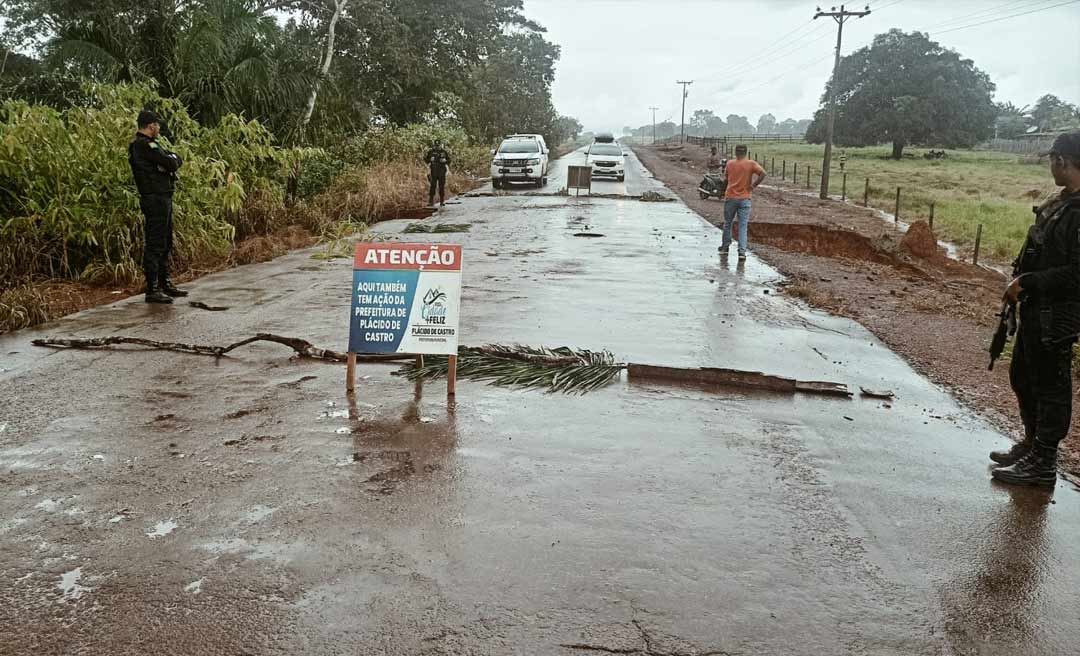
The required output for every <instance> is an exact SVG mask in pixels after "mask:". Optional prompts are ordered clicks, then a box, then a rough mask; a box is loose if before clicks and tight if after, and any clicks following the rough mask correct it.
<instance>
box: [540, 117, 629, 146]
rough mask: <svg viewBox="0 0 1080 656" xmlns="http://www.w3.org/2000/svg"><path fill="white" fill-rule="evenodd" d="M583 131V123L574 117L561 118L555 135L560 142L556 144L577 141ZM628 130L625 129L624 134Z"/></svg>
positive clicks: (558, 120)
mask: <svg viewBox="0 0 1080 656" xmlns="http://www.w3.org/2000/svg"><path fill="white" fill-rule="evenodd" d="M583 129H584V127H583V126H582V125H581V121H579V120H577V119H576V118H574V117H573V116H560V117H559V118H557V119H556V120H555V135H556V136H557V137H558V139H559V140H558V141H556V142H554V143H562V142H564V141H572V140H576V139H577V138H578V136H579V135H580V134H581V131H582V130H583ZM626 129H629V128H626ZM626 129H624V132H625V131H626ZM630 132H631V133H633V130H630ZM552 145H554V144H552Z"/></svg>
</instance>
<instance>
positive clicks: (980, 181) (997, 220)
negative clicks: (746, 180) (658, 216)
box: [751, 143, 1056, 262]
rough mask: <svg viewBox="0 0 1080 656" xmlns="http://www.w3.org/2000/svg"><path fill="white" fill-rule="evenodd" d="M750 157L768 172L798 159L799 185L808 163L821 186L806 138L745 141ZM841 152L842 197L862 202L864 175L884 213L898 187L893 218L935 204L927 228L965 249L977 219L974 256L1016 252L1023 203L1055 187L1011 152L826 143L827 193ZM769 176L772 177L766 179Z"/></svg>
mask: <svg viewBox="0 0 1080 656" xmlns="http://www.w3.org/2000/svg"><path fill="white" fill-rule="evenodd" d="M751 151H752V153H751V154H752V156H753V157H754V158H755V159H757V158H761V160H762V161H764V162H766V170H769V171H770V173H771V172H772V171H771V167H772V164H773V161H774V160H775V165H776V175H777V176H779V175H780V172H781V168H782V166H781V164H782V162H783V161H784V160H787V177H788V180H789V181H790V180H791V173H792V165H793V163H795V162H798V165H799V180H798V181H797V183H794V184H795V186H797V187H799V188H802V189H805V188H806V167H807V166H809V167H811V180H810V184H811V188H812V190H814V191H816V190H818V189H820V185H821V163H822V155H823V148H822V146H817V145H811V144H768V143H764V144H752V145H751ZM841 151H843V152H845V153H846V154H847V162H846V165H845V167H844V168H845V171H846V172H847V174H848V181H847V197H848V198H849V199H852V200H854V201H857V202H860V203H861V202H862V199H863V192H864V186H865V183H866V178H870V194H869V200H870V205H871V206H873V207H877V208H880V209H882V210H885V211H887V212H890V213H891V212H892V211H893V210H894V208H895V204H896V188H897V187H900V188H901V193H900V218H901V220H904V221H911V220H915V219H926V218H928V217H929V213H930V203H931V202H933V203H935V208H934V230H935V232H936V233H937V234H938V236H939V237H941V238H943V239H946V240H948V241H951V242H954V243H956V244H958V245H960V246H962V247H965V248H969V247H970V246H971V245H972V244H973V243H974V241H975V233H976V226H978V224H980V223H981V224H983V234H982V247H981V251H980V257H984V256H989V257H990V258H992V259H994V260H997V261H999V262H1008V261H1010V260H1011V258H1012V257H1014V256H1015V255H1016V253H1017V252H1018V251H1019V249H1020V246H1021V245H1022V243H1023V240H1024V236H1025V235H1026V234H1027V228H1028V226H1029V225H1031V222H1032V220H1033V214H1032V212H1031V207H1032V205H1033V204H1037V203H1039V202H1040V201H1041V200H1042V199H1043V198H1045V197H1046V196H1048V195H1049V194H1051V193H1054V192H1055V190H1056V188H1055V186H1054V183H1053V179H1052V178H1051V177H1050V174H1049V170H1048V167H1047V165H1046V164H1045V162H1040V161H1039V160H1038V159H1037V158H1031V157H1027V156H1020V155H1015V154H1006V153H995V152H986V151H974V150H955V151H954V150H950V151H948V157H947V158H946V159H944V160H926V159H924V158H923V157H922V155H923V153H925V152H926V150H925V149H912V148H909V149H908V150H907V151H905V152H906V154H910V155H913V157H905V158H904V159H901V160H892V159H889V158H888V154H889V152H890V149H889V148H888V147H882V146H879V147H869V148H834V149H833V160H832V166H831V168H830V176H829V193H830V194H833V195H837V196H838V195H840V193H841V188H842V185H843V174H842V173H841V172H840V163H839V156H840V152H841ZM774 180H775V179H774Z"/></svg>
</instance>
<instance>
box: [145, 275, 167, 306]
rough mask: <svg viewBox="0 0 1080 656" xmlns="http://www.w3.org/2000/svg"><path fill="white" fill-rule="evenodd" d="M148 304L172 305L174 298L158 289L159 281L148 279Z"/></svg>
mask: <svg viewBox="0 0 1080 656" xmlns="http://www.w3.org/2000/svg"><path fill="white" fill-rule="evenodd" d="M146 302H147V303H172V302H173V300H172V297H170V296H166V295H165V293H164V292H162V291H161V288H160V287H158V284H157V280H155V279H154V278H150V277H147V279H146Z"/></svg>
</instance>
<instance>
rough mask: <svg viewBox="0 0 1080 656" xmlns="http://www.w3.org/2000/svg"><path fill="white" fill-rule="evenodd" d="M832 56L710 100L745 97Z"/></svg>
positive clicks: (829, 55)
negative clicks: (746, 94) (744, 95)
mask: <svg viewBox="0 0 1080 656" xmlns="http://www.w3.org/2000/svg"><path fill="white" fill-rule="evenodd" d="M832 56H833V53H831V52H826V53H825V54H824V55H822V56H821V57H818V58H817V59H814V60H813V61H810V62H807V63H805V64H803V65H802V66H800V67H799V68H798V69H791V70H787V71H784V72H783V73H781V74H779V75H777V76H776V77H771V78H769V79H768V80H765V81H763V82H761V83H760V84H756V85H754V86H752V87H746V88H744V89H734V90H732V91H731V92H729V93H726V94H724V95H722V96H719V97H718V98H716V97H714V98H710V101H711V102H713V103H716V102H718V101H721V100H727V99H728V98H732V97H734V96H741V95H743V94H745V93H748V92H750V91H756V90H758V89H761V88H764V87H767V86H769V85H770V84H772V83H773V82H775V81H777V80H779V79H781V78H784V77H787V76H788V75H791V74H793V73H802V72H804V71H805V70H806V69H807V68H809V67H811V66H813V65H814V64H817V63H820V62H823V61H825V60H826V59H828V58H829V57H832Z"/></svg>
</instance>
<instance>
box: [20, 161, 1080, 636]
mask: <svg viewBox="0 0 1080 656" xmlns="http://www.w3.org/2000/svg"><path fill="white" fill-rule="evenodd" d="M643 179H646V180H647V178H643ZM628 182H629V181H628ZM429 220H431V221H449V222H455V223H457V222H469V223H472V224H473V227H472V231H471V232H470V233H467V234H448V235H410V237H416V238H417V239H418V240H423V239H432V240H445V241H452V242H458V243H462V244H463V245H464V246H465V267H466V269H465V279H464V289H463V307H464V313H465V321H464V324H463V335H464V338H463V341H464V342H465V343H469V344H483V343H487V342H521V343H526V344H547V345H551V346H558V345H562V344H569V345H573V346H577V347H586V348H609V349H611V350H612V351H614V352H615V354H616V355H617V357H618V358H619V359H620V360H631V361H636V362H650V363H659V364H670V365H700V364H707V365H719V366H731V367H738V368H747V369H755V370H763V371H766V372H769V373H776V374H783V375H788V376H794V377H797V378H801V379H824V380H833V381H838V382H844V383H847V384H848V385H849V386H852V387H857V386H859V385H864V386H867V387H873V388H882V387H886V388H890V389H892V390H894V391H895V392H896V394H897V398H896V399H895V400H894V401H893V402H892V403H891V404H889V405H890V406H891V407H886V404H885V403H883V402H882V401H876V400H866V399H852V400H839V399H824V398H820V397H809V396H795V397H788V396H779V395H765V394H749V393H746V392H742V391H725V392H721V393H711V392H705V391H702V390H698V389H693V388H680V387H673V386H668V385H661V384H656V385H653V384H649V385H642V384H628V383H626V382H625V381H620V382H619V383H617V384H614V385H612V386H611V387H609V388H606V389H604V390H601V391H599V392H596V393H593V394H589V395H587V396H583V397H578V396H552V395H547V394H543V393H539V392H521V391H515V390H503V389H497V388H492V387H488V386H485V385H482V384H477V383H472V382H468V381H462V382H460V383H459V386H458V400H457V403H456V405H455V406H454V407H453V408H451V409H448V408H447V405H446V400H445V397H444V390H445V387H444V385H443V384H441V383H428V384H425V385H423V386H422V387H414V386H413V385H412V384H409V383H407V382H405V381H403V380H401V379H400V378H398V377H395V376H392V375H391V373H392V371H393V370H394V367H393V366H387V365H365V366H363V367H362V368H361V370H360V372H359V373H360V376H361V379H360V381H359V389H358V393H357V395H356V396H355V398H353V399H352V400H350V399H348V398H347V397H346V395H345V394H344V389H343V377H344V368H343V367H341V366H338V365H330V364H321V363H313V362H303V361H297V360H292V359H290V357H289V356H290V352H289V351H288V350H287V349H282V348H281V347H277V346H274V345H255V346H252V347H250V348H248V349H246V350H243V351H241V352H238V353H237V354H236V356H235V357H231V358H224V359H220V360H217V361H215V360H213V359H209V358H205V357H199V356H191V355H180V354H173V353H157V352H128V353H116V352H52V351H48V350H43V349H37V348H34V347H32V346H30V345H29V340H30V339H32V338H33V337H36V336H39V335H42V334H49V335H65V336H68V335H70V336H91V335H105V334H117V333H122V334H128V335H137V336H143V337H150V338H155V339H162V340H170V339H176V340H182V341H191V342H200V343H219V344H220V343H225V342H228V341H232V340H234V339H237V338H240V337H243V336H247V335H250V334H252V333H254V332H257V331H269V332H276V333H279V334H288V335H297V336H303V337H305V338H308V339H310V340H311V341H313V342H315V343H316V344H319V345H324V346H326V347H330V348H342V349H343V348H344V346H345V341H346V314H347V309H348V303H349V281H350V278H349V274H350V262H349V261H346V260H335V261H332V262H321V261H317V260H313V259H311V258H310V253H296V254H293V255H290V256H287V257H285V258H281V259H279V260H277V261H275V262H273V263H268V264H264V265H253V266H247V267H242V268H240V269H237V270H234V271H230V272H225V273H221V274H216V275H213V276H209V277H207V278H204V279H202V280H200V281H199V282H197V283H196V284H194V285H192V286H191V289H192V291H193V293H194V294H193V298H195V299H198V300H202V301H204V302H206V303H208V304H210V305H227V306H230V307H231V309H230V310H229V311H227V312H217V313H211V312H205V311H202V310H197V309H193V308H190V307H187V306H184V305H178V306H176V307H172V308H163V307H152V306H146V305H144V304H142V303H140V302H138V301H137V300H135V301H131V302H124V303H119V304H117V305H115V306H111V307H103V308H98V309H96V310H91V311H88V312H85V313H82V314H80V315H78V316H76V317H73V318H71V319H68V320H65V321H61V322H58V323H56V324H54V325H51V326H48V327H46V328H44V329H42V330H38V331H30V332H24V333H19V334H16V335H13V336H9V337H6V338H3V339H0V354H2V357H3V360H2V361H0V368H2V371H0V489H2V490H3V495H2V496H0V581H2V583H0V653H3V654H8V653H10V654H29V653H35V654H36V653H86V654H106V653H107V654H145V653H161V654H202V653H215V654H299V653H305V654H585V653H604V652H610V653H637V654H704V653H711V654H746V655H760V654H777V655H780V654H800V655H801V654H806V655H815V656H817V655H822V654H838V655H839V654H875V655H876V654H896V655H902V654H903V655H906V654H1031V655H1044V654H1073V653H1076V651H1077V646H1076V640H1077V636H1080V601H1078V599H1077V597H1076V590H1077V589H1080V569H1078V568H1077V564H1078V563H1080V540H1078V539H1077V536H1078V535H1080V512H1078V511H1080V503H1078V501H1080V495H1078V494H1077V493H1076V492H1075V491H1074V490H1073V489H1072V488H1071V487H1070V486H1068V484H1066V483H1064V482H1061V483H1059V486H1058V489H1057V490H1056V492H1055V493H1054V494H1053V495H1050V494H1046V493H1042V492H1038V491H1030V490H1019V491H1017V490H1011V489H1007V488H1003V487H999V486H996V485H993V484H991V483H990V481H989V475H988V468H987V465H988V461H986V459H985V453H986V451H987V450H989V449H990V448H991V447H992V446H995V445H998V444H1001V443H1002V442H1003V438H1001V437H1000V436H998V435H995V434H994V433H993V431H991V430H990V429H988V428H987V426H986V425H985V424H983V423H982V422H981V421H980V420H978V419H977V418H975V417H973V416H972V415H970V414H969V413H967V412H965V411H964V410H963V409H961V408H959V407H958V406H957V405H956V404H955V403H954V402H953V401H952V400H951V398H950V397H949V396H948V395H947V394H946V393H945V392H943V391H942V390H940V389H938V388H936V387H935V386H933V385H931V384H930V383H928V382H927V381H925V380H923V379H922V378H920V377H919V376H918V375H916V374H915V373H914V372H912V371H911V370H910V369H909V368H908V367H907V365H905V364H904V363H903V362H902V361H901V360H900V359H899V358H897V357H896V356H895V355H893V354H892V353H890V352H889V351H888V350H887V349H885V348H884V347H882V346H881V344H880V343H878V342H877V341H876V340H875V339H874V338H873V337H872V336H871V335H869V334H868V333H867V332H866V331H864V330H863V329H861V328H860V327H859V326H857V325H855V324H853V323H851V322H849V321H846V320H842V319H837V318H832V317H828V316H825V315H822V314H820V313H816V312H811V311H808V310H806V309H803V308H801V307H799V306H797V305H796V304H794V303H792V302H791V301H789V300H787V299H785V298H782V297H779V296H778V295H777V293H776V290H775V288H774V284H775V283H776V282H777V281H778V279H779V278H778V276H777V274H776V273H775V272H774V271H772V270H771V269H769V268H768V267H766V266H764V265H763V264H762V263H760V262H759V261H757V260H755V259H754V258H753V256H751V258H750V260H749V261H748V262H746V263H745V265H737V263H736V262H735V261H734V259H732V261H729V262H724V261H722V260H720V259H719V258H718V257H717V255H716V245H717V244H718V242H719V235H718V234H717V232H716V230H715V229H714V228H712V227H711V226H709V225H708V224H707V223H705V222H704V221H702V220H700V219H699V218H698V217H696V216H695V215H694V214H692V213H691V212H689V211H688V210H687V209H686V208H685V207H684V206H682V205H681V204H679V203H644V202H638V201H634V200H610V199H586V198H582V199H567V198H558V197H542V196H521V195H510V196H499V197H490V198H471V199H465V200H464V201H463V203H462V204H461V205H454V206H450V207H448V208H447V209H446V210H444V211H443V212H440V213H439V214H438V215H437V216H436V217H434V218H433V219H429ZM404 225H405V224H404V222H401V223H394V224H386V225H383V226H381V227H380V230H381V231H383V232H392V231H395V230H400V229H401V228H403V227H404ZM584 226H588V227H589V228H588V229H589V231H590V232H598V233H601V234H604V235H605V236H604V237H602V238H576V237H573V236H571V235H572V234H573V233H574V232H580V231H581V230H582V228H583V227H584ZM766 292H769V293H766ZM913 329H914V327H913Z"/></svg>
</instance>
